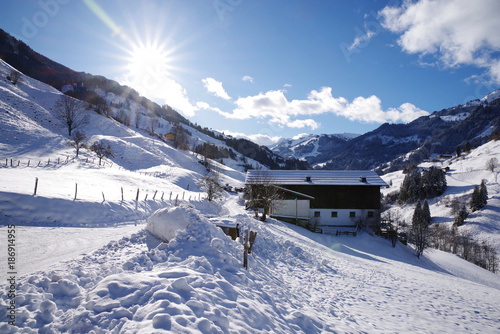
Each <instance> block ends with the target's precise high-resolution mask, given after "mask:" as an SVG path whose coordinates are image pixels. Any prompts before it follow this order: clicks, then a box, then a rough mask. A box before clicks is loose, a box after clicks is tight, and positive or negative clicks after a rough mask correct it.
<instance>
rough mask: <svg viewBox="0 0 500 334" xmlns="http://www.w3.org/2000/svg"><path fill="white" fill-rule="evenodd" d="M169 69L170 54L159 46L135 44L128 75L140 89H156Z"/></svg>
mask: <svg viewBox="0 0 500 334" xmlns="http://www.w3.org/2000/svg"><path fill="white" fill-rule="evenodd" d="M169 69H170V66H169V55H168V53H167V52H166V51H165V50H164V49H163V48H161V47H159V46H154V45H148V46H144V45H141V46H135V47H134V48H133V49H132V51H131V52H130V58H129V60H128V66H127V70H128V77H129V80H130V81H131V82H133V83H134V86H136V88H137V89H138V90H140V91H144V90H156V89H157V87H158V86H159V85H160V84H161V82H162V81H163V80H164V79H165V77H167V76H168V74H169Z"/></svg>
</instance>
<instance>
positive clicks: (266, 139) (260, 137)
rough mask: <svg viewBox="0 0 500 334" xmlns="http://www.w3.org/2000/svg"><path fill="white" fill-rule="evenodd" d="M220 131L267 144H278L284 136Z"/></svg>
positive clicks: (260, 143)
mask: <svg viewBox="0 0 500 334" xmlns="http://www.w3.org/2000/svg"><path fill="white" fill-rule="evenodd" d="M219 131H220V132H223V133H224V134H226V135H229V136H233V137H235V138H243V139H248V140H251V141H253V142H254V143H257V144H259V145H265V146H269V145H272V144H276V143H277V142H278V141H279V140H280V139H281V138H282V137H280V136H269V135H265V134H260V133H257V134H250V135H247V134H244V133H241V132H234V131H230V130H219Z"/></svg>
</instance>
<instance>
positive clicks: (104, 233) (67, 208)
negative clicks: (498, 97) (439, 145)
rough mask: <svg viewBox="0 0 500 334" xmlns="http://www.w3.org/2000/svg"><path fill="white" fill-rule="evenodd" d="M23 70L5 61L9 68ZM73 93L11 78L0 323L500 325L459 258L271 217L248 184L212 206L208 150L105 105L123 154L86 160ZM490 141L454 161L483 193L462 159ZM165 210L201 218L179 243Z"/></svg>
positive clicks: (1, 67) (71, 328) (6, 328)
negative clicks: (192, 149) (258, 212)
mask: <svg viewBox="0 0 500 334" xmlns="http://www.w3.org/2000/svg"><path fill="white" fill-rule="evenodd" d="M8 71H9V69H8V67H6V65H5V64H1V63H0V78H3V77H4V76H5V73H6V72H8ZM58 96H59V93H58V92H57V91H54V90H53V89H51V88H50V87H48V86H45V85H42V84H40V83H38V82H36V81H34V80H31V79H29V78H25V77H23V79H22V82H21V83H20V84H19V85H18V86H13V85H12V84H11V83H9V82H6V81H1V80H0V103H1V105H0V121H1V123H0V180H2V181H1V182H0V234H1V235H3V236H7V235H8V233H7V232H8V230H12V229H15V231H16V232H15V252H16V255H15V263H14V268H11V269H9V271H8V270H7V266H6V265H7V263H8V254H7V252H6V251H3V252H0V263H1V272H0V319H1V320H0V332H1V333H17V332H23V333H50V332H52V333H90V332H94V333H118V332H122V333H153V332H154V333H160V332H175V333H256V332H267V333H324V332H327V333H359V332H366V333H390V332H404V333H410V332H411V333H415V332H418V333H428V332H443V333H456V332H480V333H493V332H498V331H500V323H499V322H498V319H499V318H500V305H499V304H498V300H500V276H498V275H495V274H492V273H490V272H488V271H486V270H483V269H481V268H479V267H476V266H474V265H472V264H470V263H467V262H465V261H463V260H462V259H460V258H458V257H456V256H453V255H451V254H446V253H442V252H439V251H428V252H427V251H426V252H425V253H424V256H423V258H421V259H417V258H416V256H415V255H414V253H413V250H412V249H411V248H410V247H405V246H403V245H401V244H398V245H397V246H396V247H395V248H393V247H391V245H390V242H388V241H387V240H384V239H381V238H377V237H374V236H371V235H370V234H369V233H367V232H361V233H360V234H359V235H358V237H356V238H354V237H352V236H349V237H345V236H344V237H334V236H327V235H320V234H314V233H311V232H309V231H307V230H305V229H302V228H300V227H297V226H294V225H289V224H285V223H282V222H279V221H276V220H273V219H269V220H268V222H267V223H261V222H260V221H257V220H255V219H253V218H251V217H250V215H249V214H248V213H247V212H245V211H244V210H243V206H242V202H241V200H240V198H239V195H236V194H225V197H224V199H223V200H221V201H219V202H217V203H208V202H207V201H206V200H203V192H202V191H201V190H200V189H199V188H198V187H197V186H196V185H195V182H196V180H197V179H199V178H200V177H201V176H202V175H203V174H204V173H205V170H204V168H203V167H202V166H201V165H200V164H199V163H198V162H197V161H198V159H196V157H194V156H193V155H192V154H190V153H188V152H182V151H178V150H175V149H173V148H172V147H170V146H168V145H165V144H164V143H163V142H161V141H159V140H158V139H154V138H152V137H150V136H148V135H147V134H146V133H145V132H143V131H140V130H139V131H135V129H132V128H127V127H124V126H122V125H121V124H119V123H117V122H115V121H113V120H110V119H106V118H103V117H102V116H99V115H97V114H93V113H92V112H89V116H90V117H91V120H90V122H89V124H87V125H86V126H85V128H84V130H85V131H86V132H87V133H88V134H89V136H90V137H91V140H96V139H103V140H105V141H106V142H108V143H110V144H111V145H112V147H113V148H114V149H115V152H116V153H117V154H116V157H115V158H113V160H112V161H110V160H107V161H106V165H105V166H98V165H96V164H95V163H92V162H91V160H92V156H91V155H90V154H89V153H87V152H84V153H83V154H82V156H81V157H80V158H79V159H72V157H73V155H74V152H73V150H72V149H70V148H68V147H67V146H66V144H65V142H66V140H67V137H66V136H65V133H64V130H63V129H61V128H60V127H59V126H58V125H57V120H55V119H54V118H53V117H52V116H51V109H50V108H51V107H52V105H53V103H54V102H55V100H56V99H57V97H58ZM491 145H492V146H490V147H489V148H488V147H486V148H484V151H474V152H472V153H471V154H470V155H469V156H468V157H467V158H465V159H464V160H463V161H461V163H462V165H459V163H460V162H456V165H455V163H453V165H454V166H455V167H454V169H456V170H457V173H456V174H453V175H455V176H456V178H457V186H456V187H457V188H452V187H450V188H449V191H450V194H451V192H455V193H462V191H463V190H465V189H466V190H469V189H470V187H471V182H473V181H475V180H471V177H469V178H467V176H466V175H465V174H464V175H462V176H460V177H459V173H458V170H459V169H458V168H459V167H460V171H462V172H463V173H468V172H470V171H471V170H470V168H474V167H472V166H473V164H474V163H473V162H472V161H473V159H472V157H474V155H477V157H479V158H480V159H483V155H491V154H493V153H492V152H499V153H500V151H498V150H497V147H496V146H493V144H491ZM478 150H479V149H478ZM494 154H496V153H494ZM469 157H471V158H470V159H471V161H470V163H469V162H468V160H467V159H468V158H469ZM49 158H51V162H50V163H49V162H48V159H49ZM57 158H60V159H59V160H60V161H59V162H57ZM87 158H90V160H89V162H87ZM11 159H12V160H13V164H12V166H11V165H10V160H11ZM66 159H67V160H66ZM6 160H7V161H6ZM474 160H475V159H474ZM28 161H30V165H29V166H28ZM39 161H40V165H38V162H39ZM18 162H19V166H18V165H17V163H18ZM218 168H219V170H220V171H221V173H222V175H223V182H225V183H226V182H227V183H230V184H232V185H239V184H241V182H242V180H243V174H242V173H241V172H239V171H237V170H234V169H232V168H231V166H223V165H218ZM481 173H482V174H481V175H480V176H477V177H478V178H486V177H490V179H489V180H490V181H489V182H490V183H492V182H493V180H494V179H493V178H492V175H490V176H489V174H488V172H487V171H481ZM483 174H484V175H483ZM490 174H491V173H490ZM471 175H472V174H471ZM390 177H392V179H393V181H394V184H396V183H397V182H398V181H397V180H399V179H401V176H400V175H396V174H394V175H392V176H390ZM36 178H38V180H39V182H38V189H37V194H36V196H35V195H34V184H35V180H36ZM386 181H388V180H386ZM449 183H451V182H450V181H449ZM76 185H78V188H77V189H78V192H77V196H76V199H75V190H76V189H75V188H76ZM188 187H189V189H188ZM460 187H463V188H460ZM122 188H123V199H122ZM453 189H455V190H453ZM488 189H491V190H490V202H489V205H488V207H487V208H486V210H491V211H493V213H495V212H496V209H495V208H496V207H498V205H497V204H495V202H494V201H493V200H492V199H493V198H496V197H495V196H496V192H495V189H496V188H494V187H491V188H490V187H489V188H488ZM138 190H139V199H138V200H136V196H137V191H138ZM498 190H500V189H498ZM155 194H156V195H155ZM176 202H177V203H176ZM176 204H178V205H177V206H176ZM162 208H169V210H167V211H166V212H167V214H166V215H165V214H164V215H162V217H163V218H162V219H164V221H163V223H164V224H169V222H179V221H181V220H185V219H188V220H189V222H188V226H187V227H186V228H185V229H182V230H178V231H177V232H176V234H175V237H174V238H173V239H171V240H170V242H169V243H161V242H160V241H159V240H157V239H155V238H154V237H153V236H152V235H151V234H150V233H149V232H147V231H146V230H145V227H146V222H148V221H149V218H150V217H151V216H152V214H153V213H154V212H155V211H157V210H158V209H162ZM435 210H438V208H433V213H437V212H438V211H435ZM443 217H444V216H443ZM473 218H474V216H471V217H470V219H473ZM443 219H446V218H443ZM477 219H478V220H481V219H484V220H487V219H486V218H484V217H481V216H479V214H478V216H477ZM493 219H494V218H493ZM217 222H218V223H222V224H230V225H231V224H232V225H235V224H237V223H238V224H240V226H241V227H242V228H243V229H250V230H252V231H256V232H257V238H256V242H255V244H254V246H253V250H252V254H251V255H250V259H249V269H248V270H246V269H244V268H243V267H242V265H241V263H242V255H243V245H242V243H241V241H240V240H236V241H233V240H231V239H230V238H228V237H226V236H225V235H224V234H223V232H222V230H221V229H219V228H218V227H216V226H215V225H214V223H217ZM471 222H472V220H471ZM157 223H159V224H161V221H160V222H157ZM487 223H488V224H490V226H492V227H493V226H494V223H493V222H491V221H489V220H488V221H487ZM9 225H10V227H8V226H9ZM12 225H14V226H15V227H14V228H13V227H12ZM466 225H467V224H466ZM11 234H12V233H11ZM478 234H479V232H478ZM11 270H15V274H9V272H10V271H11ZM12 276H14V278H15V285H14V286H15V288H14V290H13V291H15V294H16V297H15V298H11V297H10V296H9V289H10V284H8V283H9V282H8V281H7V278H11V277H12ZM12 301H13V303H14V305H15V307H16V319H15V323H14V325H15V326H12V325H10V324H9V323H8V320H9V318H8V317H7V315H9V314H10V312H9V310H8V307H9V305H11V302H12Z"/></svg>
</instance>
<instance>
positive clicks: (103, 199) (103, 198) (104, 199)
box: [102, 191, 106, 202]
mask: <svg viewBox="0 0 500 334" xmlns="http://www.w3.org/2000/svg"><path fill="white" fill-rule="evenodd" d="M102 201H103V202H106V198H105V197H104V191H102Z"/></svg>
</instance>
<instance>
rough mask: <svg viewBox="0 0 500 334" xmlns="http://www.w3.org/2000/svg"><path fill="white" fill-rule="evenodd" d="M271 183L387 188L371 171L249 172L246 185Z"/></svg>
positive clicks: (254, 170)
mask: <svg viewBox="0 0 500 334" xmlns="http://www.w3.org/2000/svg"><path fill="white" fill-rule="evenodd" d="M263 181H264V182H270V183H275V184H281V185H349V186H354V185H356V186H358V185H370V186H384V187H385V186H387V183H385V181H384V180H382V178H381V177H380V176H378V175H377V173H375V172H374V171H371V170H257V169H251V170H248V171H247V175H246V179H245V183H247V184H249V183H261V182H263Z"/></svg>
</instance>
